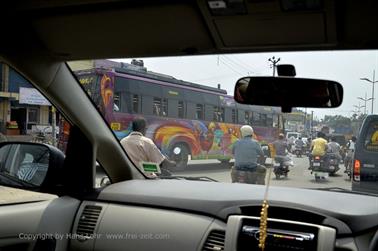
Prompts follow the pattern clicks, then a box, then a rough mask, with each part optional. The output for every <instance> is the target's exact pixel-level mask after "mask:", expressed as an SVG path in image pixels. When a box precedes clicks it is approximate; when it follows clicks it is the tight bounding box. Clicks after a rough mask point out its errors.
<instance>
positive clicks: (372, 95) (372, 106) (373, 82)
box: [360, 70, 378, 114]
mask: <svg viewBox="0 0 378 251" xmlns="http://www.w3.org/2000/svg"><path fill="white" fill-rule="evenodd" d="M360 79H361V80H365V81H367V82H369V83H371V84H372V90H371V114H374V85H375V83H377V82H378V81H375V70H374V71H373V80H370V79H368V78H360Z"/></svg>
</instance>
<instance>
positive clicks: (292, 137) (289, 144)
mask: <svg viewBox="0 0 378 251" xmlns="http://www.w3.org/2000/svg"><path fill="white" fill-rule="evenodd" d="M294 143H295V138H294V136H291V137H290V138H289V139H288V147H287V149H288V151H289V152H292V148H293V146H294Z"/></svg>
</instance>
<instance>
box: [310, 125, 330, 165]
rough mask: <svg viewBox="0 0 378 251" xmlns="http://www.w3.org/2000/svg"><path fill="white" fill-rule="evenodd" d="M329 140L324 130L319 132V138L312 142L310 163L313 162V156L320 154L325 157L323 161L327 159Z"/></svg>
mask: <svg viewBox="0 0 378 251" xmlns="http://www.w3.org/2000/svg"><path fill="white" fill-rule="evenodd" d="M327 144H328V142H327V140H326V139H325V134H324V133H323V132H318V134H317V138H316V139H314V140H313V141H312V142H311V149H310V151H311V153H310V155H309V159H310V163H311V158H312V157H313V156H319V157H322V158H323V161H327V157H326V153H327V149H328V146H327Z"/></svg>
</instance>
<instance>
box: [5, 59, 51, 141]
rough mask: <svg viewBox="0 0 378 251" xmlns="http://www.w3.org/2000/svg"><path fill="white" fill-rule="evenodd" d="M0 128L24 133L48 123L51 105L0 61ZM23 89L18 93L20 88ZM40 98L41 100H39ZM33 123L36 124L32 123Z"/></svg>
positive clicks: (49, 124)
mask: <svg viewBox="0 0 378 251" xmlns="http://www.w3.org/2000/svg"><path fill="white" fill-rule="evenodd" d="M0 76H1V79H0V80H1V85H0V132H1V133H2V134H4V135H13V136H14V135H27V134H32V133H33V132H35V131H36V130H38V126H41V127H40V128H45V127H46V126H51V118H52V113H51V105H50V104H49V103H48V102H46V100H45V99H44V98H43V97H42V96H41V95H40V93H39V92H38V91H37V90H36V89H35V88H33V86H32V85H31V84H30V82H29V81H28V80H26V79H25V78H24V77H23V76H22V75H20V74H19V73H18V72H17V71H16V70H14V69H12V68H11V67H9V66H8V65H6V64H4V63H1V62H0ZM21 91H23V92H22V93H21V95H20V92H21ZM41 101H42V102H41ZM36 126H37V127H36Z"/></svg>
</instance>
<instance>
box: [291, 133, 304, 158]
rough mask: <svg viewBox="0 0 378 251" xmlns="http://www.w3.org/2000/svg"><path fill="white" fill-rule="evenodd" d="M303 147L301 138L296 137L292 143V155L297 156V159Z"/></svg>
mask: <svg viewBox="0 0 378 251" xmlns="http://www.w3.org/2000/svg"><path fill="white" fill-rule="evenodd" d="M304 146H305V143H304V142H303V140H302V137H298V138H297V139H296V140H295V142H294V153H295V154H297V156H298V157H300V156H302V154H303V151H304ZM298 151H299V152H298Z"/></svg>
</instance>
